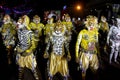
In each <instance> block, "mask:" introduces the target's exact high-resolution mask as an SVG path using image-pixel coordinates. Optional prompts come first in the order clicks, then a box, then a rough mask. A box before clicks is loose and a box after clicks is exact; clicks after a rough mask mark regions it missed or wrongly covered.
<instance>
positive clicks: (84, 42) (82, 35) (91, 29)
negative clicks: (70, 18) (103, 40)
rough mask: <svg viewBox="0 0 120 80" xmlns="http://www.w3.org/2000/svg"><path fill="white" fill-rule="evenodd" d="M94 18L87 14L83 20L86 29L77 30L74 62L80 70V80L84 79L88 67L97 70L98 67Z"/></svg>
mask: <svg viewBox="0 0 120 80" xmlns="http://www.w3.org/2000/svg"><path fill="white" fill-rule="evenodd" d="M95 19H96V17H95V16H93V15H89V16H87V18H86V21H85V26H86V27H87V29H83V30H81V31H80V32H79V34H78V37H77V41H76V48H75V50H76V62H77V63H78V64H79V67H80V69H81V70H82V80H85V78H86V71H87V69H88V68H91V70H93V71H97V69H98V68H99V61H98V56H97V45H98V30H97V29H96V25H95V24H96V20H95Z"/></svg>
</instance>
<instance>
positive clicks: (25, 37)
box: [15, 15, 39, 80]
mask: <svg viewBox="0 0 120 80" xmlns="http://www.w3.org/2000/svg"><path fill="white" fill-rule="evenodd" d="M18 21H19V22H18V23H17V34H18V43H17V46H16V48H15V51H16V63H17V65H18V71H19V73H18V80H22V79H23V74H24V73H23V72H24V69H25V68H28V69H30V70H31V71H32V72H33V75H34V77H35V80H39V76H38V71H37V69H36V66H37V62H36V57H35V56H34V54H33V52H34V51H35V48H36V46H35V41H34V34H33V32H32V31H30V28H29V27H28V24H29V17H28V16H27V15H24V16H22V17H21V18H20V19H19V20H18Z"/></svg>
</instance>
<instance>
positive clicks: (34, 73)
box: [33, 69, 39, 80]
mask: <svg viewBox="0 0 120 80" xmlns="http://www.w3.org/2000/svg"><path fill="white" fill-rule="evenodd" d="M33 75H34V77H35V80H39V76H38V72H37V70H36V69H35V70H34V71H33Z"/></svg>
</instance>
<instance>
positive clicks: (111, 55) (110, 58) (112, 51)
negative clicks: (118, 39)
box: [109, 48, 114, 64]
mask: <svg viewBox="0 0 120 80" xmlns="http://www.w3.org/2000/svg"><path fill="white" fill-rule="evenodd" d="M113 53H114V49H113V48H111V53H110V57H109V63H110V64H111V61H112V57H113Z"/></svg>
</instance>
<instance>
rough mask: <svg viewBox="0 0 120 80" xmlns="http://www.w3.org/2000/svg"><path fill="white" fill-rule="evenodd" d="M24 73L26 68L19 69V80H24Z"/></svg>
mask: <svg viewBox="0 0 120 80" xmlns="http://www.w3.org/2000/svg"><path fill="white" fill-rule="evenodd" d="M23 72H24V68H22V67H19V73H18V80H22V78H23Z"/></svg>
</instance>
